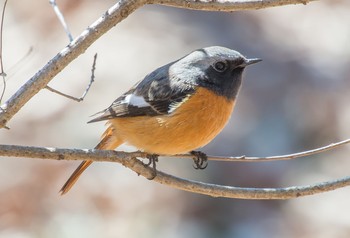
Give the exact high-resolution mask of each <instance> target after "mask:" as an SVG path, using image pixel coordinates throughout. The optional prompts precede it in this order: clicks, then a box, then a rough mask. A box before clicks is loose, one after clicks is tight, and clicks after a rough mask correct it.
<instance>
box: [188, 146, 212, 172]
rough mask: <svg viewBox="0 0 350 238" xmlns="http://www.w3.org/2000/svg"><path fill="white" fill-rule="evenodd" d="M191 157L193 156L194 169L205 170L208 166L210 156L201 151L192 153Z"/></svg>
mask: <svg viewBox="0 0 350 238" xmlns="http://www.w3.org/2000/svg"><path fill="white" fill-rule="evenodd" d="M190 154H191V155H193V156H194V157H193V161H194V166H193V167H194V168H195V169H205V168H206V167H207V166H208V156H207V155H206V154H205V153H203V152H201V151H194V150H193V151H191V152H190Z"/></svg>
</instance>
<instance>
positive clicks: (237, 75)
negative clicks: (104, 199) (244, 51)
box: [61, 46, 261, 194]
mask: <svg viewBox="0 0 350 238" xmlns="http://www.w3.org/2000/svg"><path fill="white" fill-rule="evenodd" d="M259 61H261V60H260V59H247V58H245V57H244V56H243V55H241V54H240V53H239V52H237V51H234V50H231V49H228V48H224V47H220V46H212V47H207V48H203V49H199V50H195V51H193V52H192V53H190V54H188V55H186V56H184V57H183V58H181V59H179V60H177V61H174V62H172V63H169V64H167V65H164V66H162V67H160V68H158V69H156V70H155V71H153V72H152V73H150V74H149V75H147V76H146V77H145V78H144V79H143V80H142V81H140V82H138V83H137V84H136V85H134V86H133V87H132V88H131V89H130V90H129V91H127V92H126V93H124V94H123V95H121V96H120V97H119V98H117V99H116V100H115V101H114V102H113V103H112V105H111V106H110V107H108V108H107V109H105V110H103V111H102V112H101V113H102V114H101V115H100V116H98V117H97V118H95V119H93V120H91V121H90V122H97V121H103V120H108V122H107V123H108V128H107V130H106V131H105V132H104V134H103V135H102V139H101V141H100V143H99V144H98V145H97V146H96V147H95V148H96V149H101V150H113V149H115V148H116V147H118V146H119V145H121V144H123V143H128V144H130V145H132V146H135V147H136V148H138V149H140V150H142V151H145V152H147V153H150V154H161V155H174V154H181V153H187V152H189V151H192V150H194V149H197V148H199V147H202V146H204V145H206V144H208V143H209V142H210V141H211V140H212V139H213V138H214V137H215V136H216V135H217V134H218V133H219V132H220V131H221V130H222V129H223V128H224V126H225V125H226V123H227V121H228V119H229V118H230V115H231V113H232V110H233V107H234V105H235V101H236V97H237V94H238V91H239V89H240V87H241V83H242V73H243V71H244V68H245V67H246V66H248V65H250V64H254V63H257V62H259ZM91 163H92V161H91V160H86V161H83V162H82V163H81V164H80V165H79V167H78V168H77V169H76V170H75V171H74V173H73V174H72V175H71V177H70V178H69V179H68V181H67V182H66V183H65V184H64V186H63V187H62V189H61V193H62V194H65V193H67V192H68V191H69V189H70V188H71V187H72V186H73V185H74V183H75V182H76V181H77V179H78V178H79V176H80V175H81V174H82V172H83V171H84V170H85V169H86V168H87V167H88V166H89V165H90V164H91Z"/></svg>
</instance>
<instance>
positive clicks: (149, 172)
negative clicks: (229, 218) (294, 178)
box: [0, 145, 350, 199]
mask: <svg viewBox="0 0 350 238" xmlns="http://www.w3.org/2000/svg"><path fill="white" fill-rule="evenodd" d="M146 155H147V154H146V153H143V152H133V153H127V152H119V151H112V150H94V149H86V150H85V149H59V148H44V147H29V146H14V145H0V156H9V157H23V158H40V159H53V160H93V161H95V162H100V161H109V162H117V163H120V164H122V165H124V166H125V167H127V168H129V169H131V170H133V171H135V172H136V173H137V174H139V175H142V176H143V177H145V178H152V177H153V169H152V168H150V167H148V166H145V165H144V164H143V163H142V162H141V161H140V160H138V159H136V157H141V158H145V157H146ZM154 181H155V182H158V183H161V184H164V185H167V186H171V187H173V188H177V189H180V190H184V191H188V192H193V193H199V194H204V195H208V196H212V197H225V198H240V199H291V198H297V197H301V196H308V195H313V194H318V193H323V192H327V191H331V190H335V189H338V188H342V187H345V186H349V185H350V176H347V177H344V178H341V179H336V180H333V181H328V182H323V183H317V184H314V185H307V186H294V187H286V188H242V187H233V186H223V185H216V184H209V183H203V182H198V181H193V180H187V179H183V178H179V177H175V176H172V175H169V174H166V173H164V172H161V171H157V176H156V177H155V178H154Z"/></svg>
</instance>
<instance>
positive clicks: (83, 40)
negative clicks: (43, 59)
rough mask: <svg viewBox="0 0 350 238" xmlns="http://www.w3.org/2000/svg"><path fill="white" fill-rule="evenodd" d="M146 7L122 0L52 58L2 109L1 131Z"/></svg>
mask: <svg viewBox="0 0 350 238" xmlns="http://www.w3.org/2000/svg"><path fill="white" fill-rule="evenodd" d="M144 4H146V0H137V1H129V0H120V1H118V2H117V3H116V4H115V5H114V6H113V7H111V8H110V9H109V10H108V11H107V12H106V13H105V14H104V15H103V16H102V17H100V18H99V19H98V20H97V21H96V22H94V23H93V24H92V25H91V26H89V27H88V28H87V29H86V30H85V31H84V32H83V33H82V34H81V35H80V36H79V37H77V38H76V39H75V40H73V41H72V42H71V43H70V44H69V45H68V46H67V47H65V48H64V49H63V50H62V51H61V52H59V53H58V54H57V55H56V56H55V57H53V58H52V59H51V60H50V61H49V62H48V63H47V64H46V65H45V66H44V67H43V68H42V69H41V70H39V71H38V72H37V73H36V74H35V75H34V76H33V77H32V78H31V79H29V80H28V81H27V82H26V83H25V84H24V85H23V86H22V87H21V88H20V89H19V90H18V91H17V92H16V93H15V94H14V95H13V96H12V97H11V98H10V99H9V100H8V101H7V102H6V103H5V104H3V105H1V109H2V110H1V112H0V128H2V127H5V126H6V123H7V122H8V121H9V120H10V119H11V118H12V117H13V116H14V115H15V114H16V113H17V112H18V111H19V110H20V109H21V108H22V107H23V106H24V105H25V104H26V103H27V102H28V101H29V100H30V99H31V98H32V97H33V96H34V95H35V94H37V93H38V92H39V91H40V90H41V89H43V88H44V87H45V86H46V85H47V84H48V83H49V82H50V80H51V79H53V77H55V76H56V75H57V74H58V73H59V72H61V71H62V70H63V69H64V68H65V67H66V66H67V65H68V64H70V63H71V62H72V61H73V60H74V59H76V58H77V57H78V56H79V55H81V54H82V53H84V52H85V51H86V49H87V48H88V47H89V46H90V45H91V44H92V43H93V42H95V41H96V40H97V39H98V38H100V37H101V36H102V35H103V34H104V33H106V32H107V31H108V30H110V29H111V28H112V27H113V26H115V25H116V24H117V23H118V22H120V21H122V20H123V19H125V18H126V17H127V16H128V15H130V14H131V13H132V12H133V11H135V10H136V9H137V8H139V7H141V6H143V5H144Z"/></svg>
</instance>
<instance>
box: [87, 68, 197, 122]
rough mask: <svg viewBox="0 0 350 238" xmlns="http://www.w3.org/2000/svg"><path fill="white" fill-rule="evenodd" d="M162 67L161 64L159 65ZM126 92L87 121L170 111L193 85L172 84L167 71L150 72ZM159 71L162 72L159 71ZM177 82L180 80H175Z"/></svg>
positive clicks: (182, 100)
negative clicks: (98, 114)
mask: <svg viewBox="0 0 350 238" xmlns="http://www.w3.org/2000/svg"><path fill="white" fill-rule="evenodd" d="M163 67H164V66H163ZM154 72H156V73H151V74H150V75H148V76H146V77H145V79H144V80H142V81H141V82H139V83H137V84H136V85H135V86H134V87H132V88H131V89H130V90H129V91H128V92H126V93H125V94H123V95H122V96H120V97H119V98H117V99H116V100H115V101H114V102H113V103H112V105H111V106H110V107H108V108H107V109H106V110H104V111H102V115H100V116H98V117H96V118H94V119H93V120H91V121H89V123H90V122H96V121H102V120H109V119H113V118H116V117H136V116H157V115H165V114H170V113H172V112H173V111H175V109H176V108H177V107H178V106H179V105H181V103H182V102H184V101H185V100H186V99H187V98H188V97H189V96H190V95H191V93H192V92H193V91H194V87H193V85H187V84H183V85H179V84H176V85H172V84H171V82H174V81H173V80H169V78H170V76H169V75H168V72H167V71H164V70H163V71H162V70H160V71H154ZM162 72H163V73H162ZM176 81H177V82H181V80H176Z"/></svg>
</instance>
